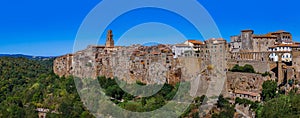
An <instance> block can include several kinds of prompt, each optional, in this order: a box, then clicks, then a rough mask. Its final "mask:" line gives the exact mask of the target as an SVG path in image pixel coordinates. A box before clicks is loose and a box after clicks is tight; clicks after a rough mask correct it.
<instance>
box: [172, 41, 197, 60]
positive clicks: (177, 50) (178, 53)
mask: <svg viewBox="0 0 300 118" xmlns="http://www.w3.org/2000/svg"><path fill="white" fill-rule="evenodd" d="M193 50H194V49H193V47H191V46H188V45H186V44H177V45H174V46H172V52H173V54H174V58H178V57H182V56H184V53H185V52H187V51H193Z"/></svg>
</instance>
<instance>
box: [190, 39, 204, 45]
mask: <svg viewBox="0 0 300 118" xmlns="http://www.w3.org/2000/svg"><path fill="white" fill-rule="evenodd" d="M188 42H190V43H192V44H196V45H203V44H204V43H203V42H201V41H198V40H188Z"/></svg>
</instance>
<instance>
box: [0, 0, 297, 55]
mask: <svg viewBox="0 0 300 118" xmlns="http://www.w3.org/2000/svg"><path fill="white" fill-rule="evenodd" d="M99 2H101V0H1V1H0V15H1V17H0V53H1V54H11V53H12V54H20V53H21V54H29V55H41V56H57V55H63V54H66V53H70V52H72V48H73V44H74V39H75V37H76V33H77V30H78V29H79V27H80V25H81V23H82V21H83V20H84V18H85V16H86V15H87V14H88V13H89V12H90V10H92V9H93V8H94V7H95V6H96V5H97V4H98V3H99ZM198 2H199V3H200V4H202V5H203V6H204V7H205V8H206V9H207V11H208V12H209V13H210V15H211V16H212V17H213V19H214V20H215V22H216V24H217V26H218V27H219V30H220V32H221V34H222V36H223V38H225V39H227V40H229V37H230V36H231V35H237V34H239V32H240V30H242V29H254V30H255V33H258V34H260V33H267V32H270V31H277V30H286V31H290V32H291V33H292V34H293V38H294V40H295V41H300V32H299V31H300V30H299V28H300V15H299V12H298V11H299V10H298V6H299V5H300V1H298V0H286V1H279V0H252V1H242V0H198ZM170 4H171V3H170ZM178 7H180V6H178ZM112 8H113V4H112ZM152 13H157V15H153V14H152ZM195 13H197V11H195ZM147 14H151V15H147ZM162 14H163V16H164V17H161V16H162ZM103 17H105V16H103ZM132 17H134V18H135V19H134V20H132V19H130V18H132ZM149 19H150V20H151V21H160V22H162V23H166V24H171V25H172V26H173V27H176V28H178V29H181V31H183V32H182V33H183V34H185V35H186V36H187V37H186V38H188V39H200V40H203V39H202V37H201V36H200V35H197V33H194V28H193V27H190V26H189V23H188V22H186V21H184V19H181V18H180V17H178V16H176V15H174V14H172V13H165V11H162V10H155V9H144V10H140V11H138V10H137V11H133V12H130V13H127V14H125V15H123V17H120V19H118V20H116V21H115V22H114V23H112V24H111V25H110V26H109V29H113V30H114V34H115V38H117V39H119V38H120V37H121V36H122V35H123V34H122V33H124V31H123V30H124V29H126V27H127V28H129V27H130V26H132V25H133V24H135V25H137V23H139V22H140V23H142V22H143V21H148V20H149ZM176 24H177V25H176ZM145 26H146V25H145ZM148 26H149V25H148ZM177 26H178V27H177ZM179 26H180V27H179ZM120 27H125V28H120ZM135 29H138V28H135ZM142 29H143V28H142ZM166 29H170V30H165V32H162V31H164V30H162V31H161V32H162V33H151V32H156V31H160V30H158V29H155V28H153V27H146V28H145V29H143V31H147V32H148V33H145V35H140V34H139V35H137V36H136V37H132V35H134V34H135V32H134V31H136V32H137V33H140V32H138V31H141V30H131V32H130V33H128V34H127V35H124V36H128V37H131V38H140V39H141V40H142V39H145V38H147V37H149V38H156V37H155V36H157V38H160V39H161V38H169V39H168V40H170V39H174V40H175V38H176V37H179V35H178V34H174V35H172V34H173V33H174V32H175V30H174V29H172V28H166ZM121 32H122V33H121ZM129 34H131V36H129ZM142 36H144V37H142ZM123 38H124V37H123ZM181 38H182V37H181ZM117 39H116V40H117ZM125 39H126V38H125ZM99 43H100V44H101V43H103V40H101V41H100V42H99Z"/></svg>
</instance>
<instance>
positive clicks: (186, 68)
mask: <svg viewBox="0 0 300 118" xmlns="http://www.w3.org/2000/svg"><path fill="white" fill-rule="evenodd" d="M247 66H251V67H252V68H253V69H254V71H247V72H245V71H239V70H238V69H236V68H238V67H245V68H246V67H247ZM299 67H300V43H297V42H294V41H293V37H292V34H291V33H289V32H286V31H277V32H270V33H266V34H255V33H254V31H253V30H242V31H241V33H240V34H238V35H236V36H232V37H231V38H230V42H227V41H226V40H225V39H223V38H211V39H208V40H205V41H203V42H202V41H200V40H187V41H185V42H183V43H182V44H172V45H171V44H160V45H156V46H143V45H139V44H136V45H132V46H115V45H114V39H113V33H112V31H111V30H110V31H108V33H107V40H106V44H105V45H104V46H98V45H95V46H93V45H91V46H88V47H87V49H85V50H82V51H78V52H76V53H74V54H67V55H63V56H60V57H58V58H56V59H55V61H54V67H53V70H54V73H55V74H57V75H59V76H71V75H72V76H75V77H80V78H97V77H99V76H106V77H109V78H114V77H117V78H119V79H121V80H124V81H127V82H128V83H135V82H136V81H140V82H143V83H146V84H163V83H165V82H166V83H168V84H173V85H174V84H176V83H178V82H180V81H192V82H191V83H192V88H193V84H195V82H194V81H195V80H197V79H199V80H200V81H197V82H199V83H200V85H201V87H198V88H193V89H196V90H197V96H201V95H203V94H204V93H205V92H206V91H207V89H208V88H209V86H208V85H209V84H212V83H214V84H212V85H216V86H217V85H219V84H220V83H221V84H222V82H221V80H220V79H222V81H224V84H222V85H223V87H222V91H221V94H223V95H224V96H225V97H229V98H232V99H235V98H237V97H239V98H244V99H248V100H251V101H261V99H262V98H261V93H262V84H263V83H264V82H265V81H267V80H273V81H276V82H277V85H278V87H279V88H280V90H282V91H286V92H288V91H290V90H292V89H294V88H298V87H299V84H300V83H299V80H300V75H299V74H300V68H299ZM199 75H201V76H199ZM220 77H221V78H220ZM291 82H292V83H294V84H289V83H291ZM197 84H198V83H197ZM210 94H211V95H210V96H215V95H218V93H217V92H216V93H214V92H213V91H212V92H211V93H210ZM248 114H249V115H251V113H248Z"/></svg>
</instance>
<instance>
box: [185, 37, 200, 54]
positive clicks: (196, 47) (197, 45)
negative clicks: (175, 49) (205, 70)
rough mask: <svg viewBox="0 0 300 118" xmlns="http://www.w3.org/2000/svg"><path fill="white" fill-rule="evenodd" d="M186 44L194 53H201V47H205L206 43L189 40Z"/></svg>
mask: <svg viewBox="0 0 300 118" xmlns="http://www.w3.org/2000/svg"><path fill="white" fill-rule="evenodd" d="M184 44H185V45H188V46H191V47H193V48H194V51H197V52H199V51H200V47H201V45H203V44H204V43H203V42H201V41H198V40H187V41H186V42H184Z"/></svg>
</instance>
